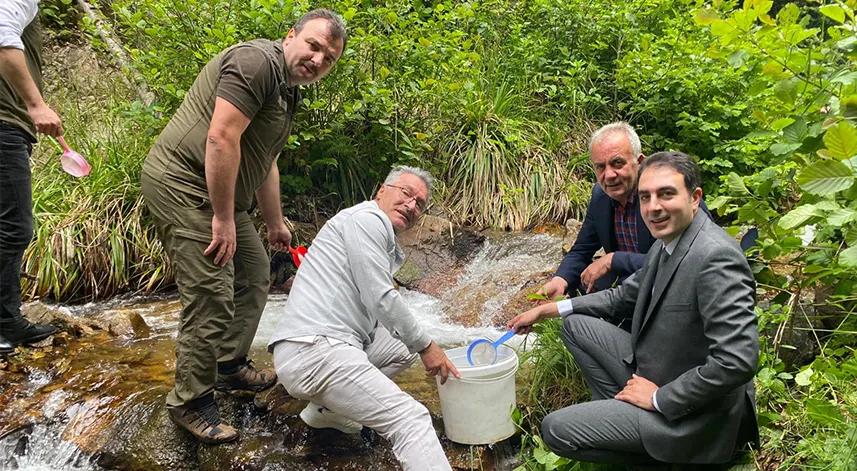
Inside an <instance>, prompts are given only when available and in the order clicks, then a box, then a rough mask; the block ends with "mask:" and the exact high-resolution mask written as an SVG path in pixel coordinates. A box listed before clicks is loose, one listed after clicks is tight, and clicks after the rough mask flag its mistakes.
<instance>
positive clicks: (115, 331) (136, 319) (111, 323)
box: [97, 310, 152, 338]
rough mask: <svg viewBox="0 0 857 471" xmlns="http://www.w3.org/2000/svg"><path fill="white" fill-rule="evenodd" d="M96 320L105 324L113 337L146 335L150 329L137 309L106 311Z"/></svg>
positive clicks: (141, 336)
mask: <svg viewBox="0 0 857 471" xmlns="http://www.w3.org/2000/svg"><path fill="white" fill-rule="evenodd" d="M97 320H99V321H100V322H102V323H104V324H107V330H108V331H109V332H110V334H111V335H113V336H115V337H124V338H143V337H148V336H149V334H150V333H151V331H152V329H151V327H149V324H147V323H146V320H145V319H143V316H141V315H140V313H139V312H137V311H121V310H120V311H106V312H105V313H104V314H102V315H99V316H98V317H97Z"/></svg>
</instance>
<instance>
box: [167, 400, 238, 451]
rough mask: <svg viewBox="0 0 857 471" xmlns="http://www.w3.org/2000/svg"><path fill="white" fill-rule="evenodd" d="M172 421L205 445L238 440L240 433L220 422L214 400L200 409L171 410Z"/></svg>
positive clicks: (179, 408) (178, 408)
mask: <svg viewBox="0 0 857 471" xmlns="http://www.w3.org/2000/svg"><path fill="white" fill-rule="evenodd" d="M169 414H170V419H171V420H172V421H173V422H175V424H176V425H178V426H179V427H181V428H183V429H185V430H187V431H188V432H190V434H191V435H193V436H194V437H195V438H196V439H197V440H199V441H201V442H203V443H210V444H215V445H216V444H218V443H226V442H231V441H232V440H235V439H236V438H238V431H237V430H235V429H234V428H233V427H230V426H229V425H226V424H224V423H223V422H221V421H220V412H218V410H217V403H216V402H214V399H213V398H212V399H211V401H209V402H208V403H207V404H205V405H203V406H200V407H198V408H193V407H176V408H170V409H169Z"/></svg>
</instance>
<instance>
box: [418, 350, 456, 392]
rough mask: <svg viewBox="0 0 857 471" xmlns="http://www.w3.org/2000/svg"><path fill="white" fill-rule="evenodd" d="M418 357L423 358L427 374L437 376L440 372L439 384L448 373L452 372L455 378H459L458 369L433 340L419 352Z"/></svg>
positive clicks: (444, 381)
mask: <svg viewBox="0 0 857 471" xmlns="http://www.w3.org/2000/svg"><path fill="white" fill-rule="evenodd" d="M420 358H422V360H423V365H425V367H426V371H427V372H428V374H430V375H432V376H437V375H438V374H440V384H444V383H446V380H447V378H449V374H450V373H452V374H453V376H455V377H456V378H460V377H461V375H460V374H459V373H458V369H456V368H455V365H453V364H452V362H451V361H449V358H447V357H446V353H444V352H443V350H441V348H440V347H438V346H437V344H436V343H434V340H432V341H431V343H429V346H428V347H426V349H425V350H423V351H422V352H420Z"/></svg>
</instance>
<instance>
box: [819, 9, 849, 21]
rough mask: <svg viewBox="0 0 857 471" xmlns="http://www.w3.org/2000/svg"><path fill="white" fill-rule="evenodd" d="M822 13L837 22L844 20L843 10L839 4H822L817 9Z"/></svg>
mask: <svg viewBox="0 0 857 471" xmlns="http://www.w3.org/2000/svg"><path fill="white" fill-rule="evenodd" d="M818 11H819V13H821V14H822V15H824V16H826V17H828V18H830V19H832V20H834V21H836V22H837V23H844V22H845V10H843V9H842V7H840V6H839V5H824V6H823V7H821V8H819V9H818Z"/></svg>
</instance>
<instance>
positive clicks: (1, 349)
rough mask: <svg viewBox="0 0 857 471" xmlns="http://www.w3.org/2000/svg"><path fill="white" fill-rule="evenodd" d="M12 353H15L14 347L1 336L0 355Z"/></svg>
mask: <svg viewBox="0 0 857 471" xmlns="http://www.w3.org/2000/svg"><path fill="white" fill-rule="evenodd" d="M14 351H15V346H14V345H12V344H11V343H10V342H9V341H8V340H6V339H5V338H3V336H2V335H0V354H2V353H12V352H14Z"/></svg>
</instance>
